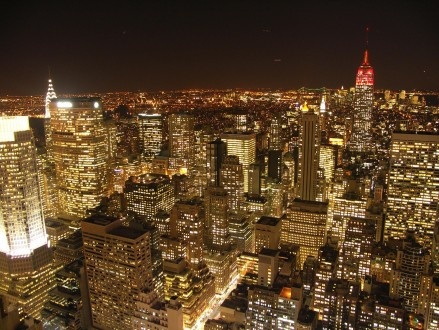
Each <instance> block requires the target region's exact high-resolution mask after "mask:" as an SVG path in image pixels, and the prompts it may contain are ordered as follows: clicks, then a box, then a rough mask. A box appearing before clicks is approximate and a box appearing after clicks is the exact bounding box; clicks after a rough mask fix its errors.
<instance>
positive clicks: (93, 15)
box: [0, 1, 439, 95]
mask: <svg viewBox="0 0 439 330" xmlns="http://www.w3.org/2000/svg"><path fill="white" fill-rule="evenodd" d="M433 9H434V3H433V2H430V1H426V2H420V3H416V2H415V1H403V2H401V1H386V2H385V3H380V2H378V1H377V2H372V3H371V4H369V3H367V2H364V3H363V2H359V1H357V2H354V3H353V2H345V1H333V2H328V1H326V2H323V1H310V2H307V3H299V4H295V3H290V2H275V3H266V4H255V3H254V2H250V1H240V2H239V3H233V2H224V3H217V2H213V3H197V2H191V1H188V2H184V3H180V2H177V3H170V2H148V1H147V2H142V3H137V2H136V3H116V2H112V1H110V2H102V3H101V2H99V3H97V2H85V1H77V2H68V3H61V4H60V3H59V2H53V3H52V2H50V1H49V2H47V1H46V2H43V3H29V4H27V3H17V4H15V3H13V4H12V3H11V4H9V7H8V8H7V10H5V11H3V16H4V17H2V19H1V23H0V36H1V40H2V41H3V46H4V47H3V50H2V52H1V54H0V70H1V72H2V77H3V79H2V80H1V81H0V95H6V94H9V95H41V94H45V93H46V91H47V79H48V78H49V67H50V72H51V77H52V79H53V81H54V88H55V91H56V92H57V94H77V93H100V92H117V91H159V90H163V91H166V90H180V89H235V88H241V89H298V88H300V87H308V88H321V87H326V88H330V89H333V88H340V87H341V86H344V88H349V87H352V86H354V84H355V74H356V71H357V68H358V66H359V65H360V64H361V61H362V58H363V51H364V48H365V29H366V27H369V31H370V32H369V43H368V45H369V46H368V49H369V55H370V56H369V59H370V64H371V65H372V67H373V68H374V71H375V88H376V89H391V90H401V89H405V90H408V91H409V90H414V89H417V90H439V80H436V79H435V78H436V77H438V76H439V63H438V61H437V58H439V42H438V41H439V40H438V35H437V34H436V31H437V30H438V29H437V28H438V27H439V22H438V21H437V19H436V17H435V13H436V11H435V10H433Z"/></svg>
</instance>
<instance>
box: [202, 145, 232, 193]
mask: <svg viewBox="0 0 439 330" xmlns="http://www.w3.org/2000/svg"><path fill="white" fill-rule="evenodd" d="M226 155H227V148H226V144H225V142H224V141H221V140H220V139H217V140H215V141H212V142H209V143H207V144H206V167H207V185H208V186H213V187H218V186H219V185H220V170H221V165H222V163H223V161H224V158H225V157H226Z"/></svg>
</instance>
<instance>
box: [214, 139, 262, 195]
mask: <svg viewBox="0 0 439 330" xmlns="http://www.w3.org/2000/svg"><path fill="white" fill-rule="evenodd" d="M221 140H223V141H224V142H225V143H226V145H227V155H229V156H238V157H239V162H240V163H241V164H242V169H243V172H244V192H248V170H249V167H250V164H253V163H254V162H255V160H256V135H255V134H254V133H236V134H235V133H224V134H221Z"/></svg>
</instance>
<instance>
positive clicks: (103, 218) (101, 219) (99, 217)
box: [83, 214, 119, 226]
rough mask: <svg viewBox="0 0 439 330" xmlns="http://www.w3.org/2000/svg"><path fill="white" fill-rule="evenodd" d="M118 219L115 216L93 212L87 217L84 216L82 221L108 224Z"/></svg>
mask: <svg viewBox="0 0 439 330" xmlns="http://www.w3.org/2000/svg"><path fill="white" fill-rule="evenodd" d="M118 220H119V219H118V218H116V217H111V216H108V215H103V214H93V215H91V216H89V217H88V218H85V219H84V220H83V221H84V222H88V223H92V224H95V225H101V226H108V225H109V224H111V223H113V222H115V221H118Z"/></svg>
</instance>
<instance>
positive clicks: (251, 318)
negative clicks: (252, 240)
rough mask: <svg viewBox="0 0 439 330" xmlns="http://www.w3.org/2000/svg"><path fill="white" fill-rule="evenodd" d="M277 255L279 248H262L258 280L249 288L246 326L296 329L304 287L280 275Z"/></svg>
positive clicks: (251, 327)
mask: <svg viewBox="0 0 439 330" xmlns="http://www.w3.org/2000/svg"><path fill="white" fill-rule="evenodd" d="M278 258H279V250H271V249H262V251H261V253H260V254H259V270H258V278H259V280H258V282H259V283H258V285H253V286H250V288H249V290H248V309H247V312H246V319H247V320H246V326H245V329H248V330H252V329H267V330H275V329H286V330H293V329H295V323H296V321H297V318H298V316H299V311H300V309H301V307H302V299H303V287H302V286H301V285H298V284H293V283H290V282H289V281H285V279H284V281H281V280H280V278H278V277H277V273H278V271H277V269H276V267H277V261H276V260H277V259H278ZM266 276H268V278H266ZM262 279H263V280H262Z"/></svg>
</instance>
